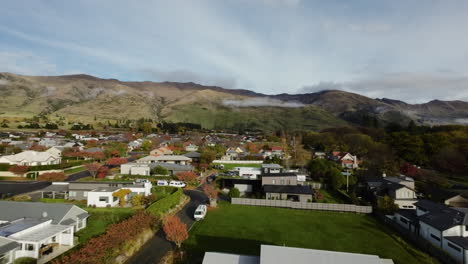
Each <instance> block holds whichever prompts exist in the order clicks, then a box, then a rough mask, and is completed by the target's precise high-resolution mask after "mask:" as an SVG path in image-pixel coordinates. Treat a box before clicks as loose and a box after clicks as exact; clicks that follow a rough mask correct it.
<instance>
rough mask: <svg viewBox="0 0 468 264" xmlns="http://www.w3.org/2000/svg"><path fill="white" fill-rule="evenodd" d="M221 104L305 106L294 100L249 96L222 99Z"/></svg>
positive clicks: (233, 105) (231, 105)
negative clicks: (241, 98) (246, 97)
mask: <svg viewBox="0 0 468 264" xmlns="http://www.w3.org/2000/svg"><path fill="white" fill-rule="evenodd" d="M223 105H225V106H229V107H262V106H275V107H288V108H297V107H303V106H305V105H304V104H302V103H299V102H295V101H281V100H277V99H271V98H266V97H261V98H249V99H244V100H224V101H223Z"/></svg>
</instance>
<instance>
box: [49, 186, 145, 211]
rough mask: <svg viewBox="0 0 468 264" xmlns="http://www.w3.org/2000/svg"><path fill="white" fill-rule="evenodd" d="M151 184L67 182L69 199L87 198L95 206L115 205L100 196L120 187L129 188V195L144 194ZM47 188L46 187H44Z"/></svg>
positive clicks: (113, 202)
mask: <svg viewBox="0 0 468 264" xmlns="http://www.w3.org/2000/svg"><path fill="white" fill-rule="evenodd" d="M151 188H152V184H151V182H149V181H145V180H140V181H135V182H70V183H69V184H68V195H67V198H68V199H69V200H87V204H88V205H96V206H97V207H106V206H107V205H109V206H115V205H116V204H117V203H118V201H117V203H116V202H115V201H114V200H113V199H107V200H106V201H104V198H103V201H101V199H100V198H101V197H111V196H112V193H114V192H116V191H118V190H120V189H129V190H131V191H132V193H131V194H130V195H129V197H132V196H133V195H136V194H143V195H145V196H147V195H150V194H151ZM46 190H47V188H46Z"/></svg>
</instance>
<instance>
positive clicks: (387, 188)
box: [367, 177, 418, 209]
mask: <svg viewBox="0 0 468 264" xmlns="http://www.w3.org/2000/svg"><path fill="white" fill-rule="evenodd" d="M367 188H368V190H369V191H370V192H372V193H373V194H374V195H375V196H377V197H383V196H385V195H388V196H389V197H390V198H392V199H393V200H394V202H395V204H397V205H398V207H399V208H401V209H414V208H415V205H414V204H415V203H416V202H417V201H418V199H417V196H416V191H415V185H414V180H413V179H412V178H411V177H383V178H375V179H370V180H368V181H367Z"/></svg>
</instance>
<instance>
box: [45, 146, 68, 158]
mask: <svg viewBox="0 0 468 264" xmlns="http://www.w3.org/2000/svg"><path fill="white" fill-rule="evenodd" d="M64 149H65V147H64V146H53V147H51V148H49V149H48V150H46V152H47V153H50V154H52V155H54V156H56V157H62V152H63V150H64Z"/></svg>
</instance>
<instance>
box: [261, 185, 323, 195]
mask: <svg viewBox="0 0 468 264" xmlns="http://www.w3.org/2000/svg"><path fill="white" fill-rule="evenodd" d="M263 190H264V191H265V192H266V193H291V194H313V193H314V192H313V191H312V189H311V188H310V187H309V186H302V185H264V186H263Z"/></svg>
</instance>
